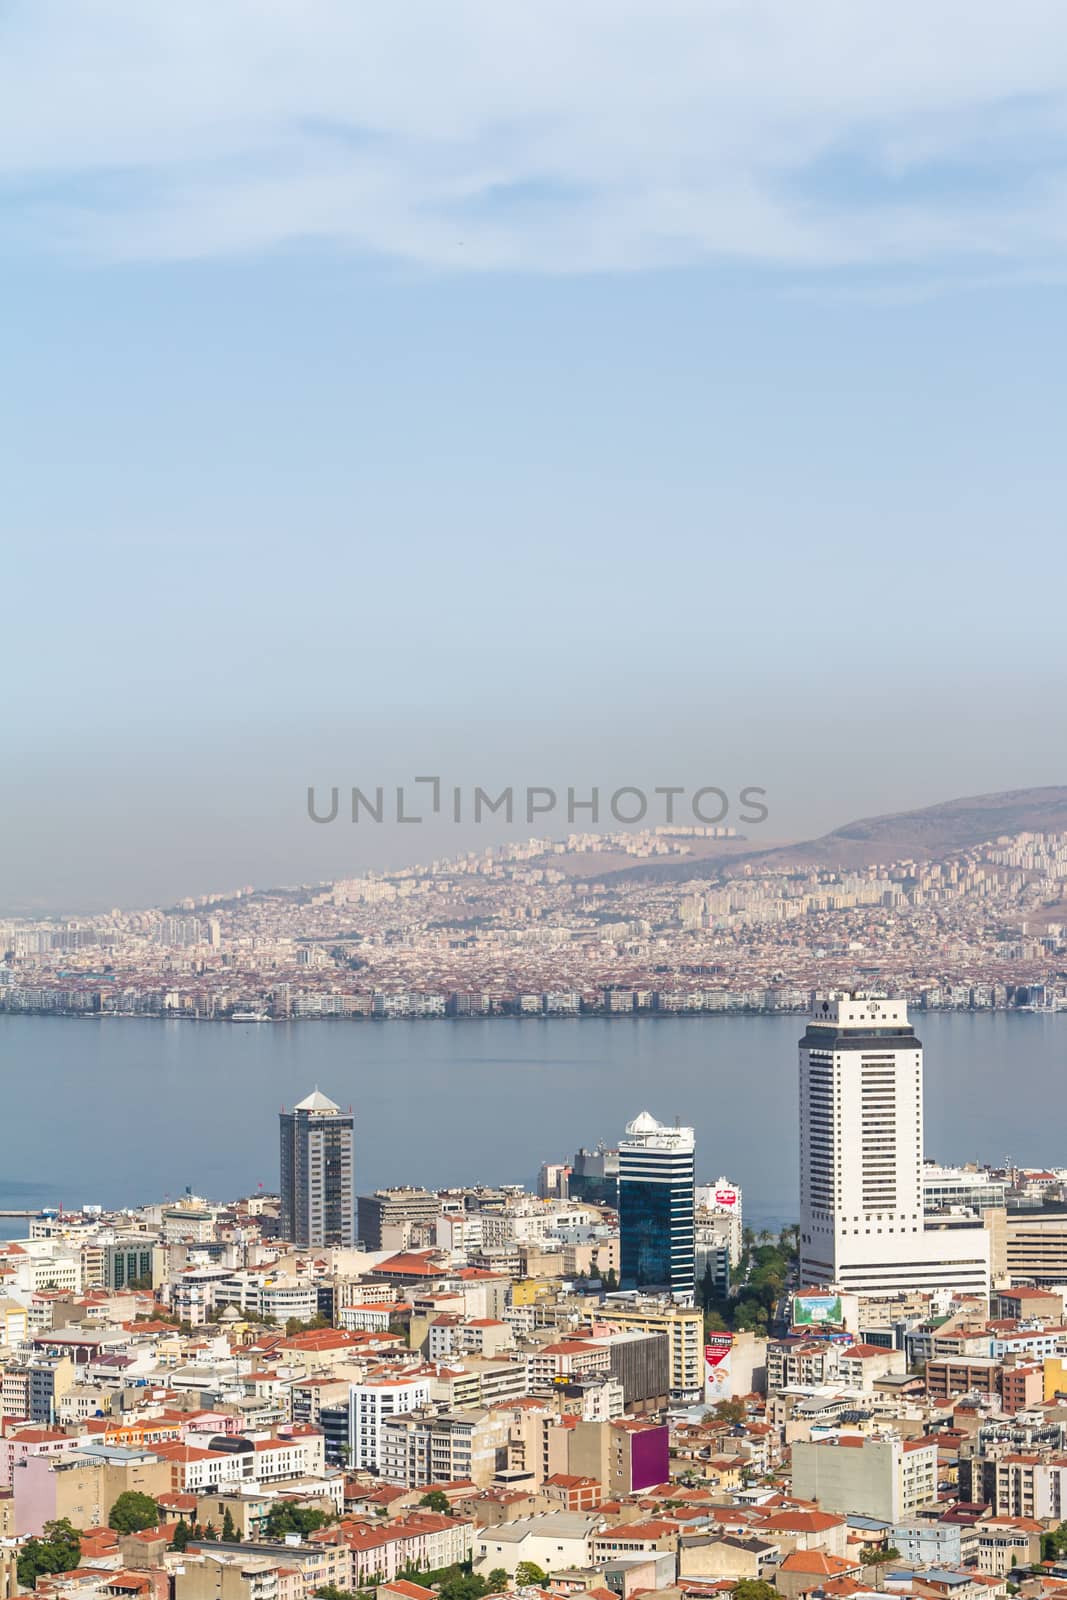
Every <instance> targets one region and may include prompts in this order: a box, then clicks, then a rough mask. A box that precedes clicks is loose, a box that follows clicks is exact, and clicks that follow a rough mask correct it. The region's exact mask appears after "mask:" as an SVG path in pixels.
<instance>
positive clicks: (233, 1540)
mask: <svg viewBox="0 0 1067 1600" xmlns="http://www.w3.org/2000/svg"><path fill="white" fill-rule="evenodd" d="M222 1542H223V1544H239V1543H240V1540H239V1539H238V1537H237V1529H236V1528H235V1527H234V1525H233V1517H232V1516H231V1515H230V1508H229V1506H227V1507H226V1515H225V1516H224V1517H223V1519H222Z"/></svg>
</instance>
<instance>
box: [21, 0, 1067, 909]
mask: <svg viewBox="0 0 1067 1600" xmlns="http://www.w3.org/2000/svg"><path fill="white" fill-rule="evenodd" d="M931 9H932V8H929V7H923V6H920V5H918V4H911V3H906V4H901V5H898V6H897V7H894V8H893V10H892V15H891V17H890V15H889V13H887V12H886V10H885V8H884V7H882V6H874V5H870V6H868V5H862V4H861V5H856V4H851V5H847V6H846V5H844V4H837V3H832V0H812V3H811V4H810V5H808V6H806V7H796V6H795V5H785V4H778V3H773V0H763V3H759V4H749V5H746V6H739V5H727V4H716V3H710V4H709V3H705V4H702V5H696V4H692V5H689V4H681V3H675V4H667V5H655V6H653V5H652V4H644V3H642V4H638V3H636V0H631V3H628V4H625V3H624V4H617V5H614V6H610V7H609V6H607V5H606V4H605V5H600V4H598V3H596V4H594V3H591V4H589V5H587V6H585V7H582V8H578V10H577V12H576V10H575V8H574V7H566V8H565V7H563V6H561V5H555V4H553V3H546V4H545V5H544V6H542V7H540V8H538V10H537V12H536V14H534V13H531V12H529V11H528V10H527V9H521V10H520V8H517V7H516V8H512V7H509V6H503V7H502V6H500V5H499V4H497V5H489V4H488V3H475V0H470V3H467V4H461V5H458V6H453V7H450V8H448V11H447V12H446V11H444V10H443V9H442V8H440V7H430V6H422V5H409V6H406V7H405V6H400V7H392V8H389V9H388V12H386V9H385V8H381V9H380V12H377V13H376V11H375V8H360V10H359V12H358V14H357V12H356V10H355V8H352V7H350V6H347V5H342V4H340V3H334V0H311V3H304V4H302V5H300V6H297V5H296V4H295V3H293V4H290V3H288V0H277V3H275V4H273V5H271V6H269V7H263V6H262V5H252V4H250V3H249V4H244V3H237V0H235V3H232V4H217V3H216V4H212V5H207V4H203V5H201V4H198V3H195V0H194V3H190V4H188V5H186V6H184V7H182V8H177V9H175V8H166V9H164V8H150V9H147V10H146V8H144V7H142V6H140V5H135V4H133V0H94V3H90V0H80V3H75V4H74V5H73V6H71V5H69V4H68V5H64V6H59V5H57V4H53V3H52V0H33V3H32V4H29V3H19V0H16V3H14V4H11V5H9V6H8V7H7V8H6V10H5V12H4V15H3V19H2V20H0V199H2V204H0V291H2V293H3V296H4V303H5V306H6V307H7V311H8V315H7V316H6V317H5V318H4V319H3V323H2V325H0V363H2V370H3V372H4V376H5V379H6V381H5V382H4V384H3V386H2V389H0V466H2V481H3V485H4V509H5V518H4V520H5V523H6V525H7V529H8V533H9V538H8V540H7V541H6V543H7V555H6V558H5V577H4V581H3V584H2V589H0V616H2V618H3V636H4V641H5V646H6V651H5V654H6V657H7V660H8V663H9V673H10V676H9V679H8V686H7V694H6V697H5V709H4V721H5V746H6V753H7V756H8V758H9V759H8V760H7V761H6V762H5V763H4V770H3V773H2V774H0V823H2V825H3V829H4V838H5V841H6V844H5V849H4V858H5V864H4V873H3V887H2V890H0V900H2V901H3V902H4V904H7V905H29V904H42V905H43V904H52V905H63V906H71V907H78V906H87V905H91V904H98V903H107V904H110V903H130V902H134V901H137V902H144V901H152V900H158V899H165V898H169V897H172V896H174V895H176V894H178V893H181V892H192V893H195V892H200V891H203V890H206V889H209V888H216V887H220V886H221V887H225V886H227V885H229V884H232V883H238V882H246V881H251V882H259V883H267V882H278V881H282V882H291V881H296V880H300V879H304V878H318V877H325V876H336V875H343V874H345V873H349V872H351V871H354V870H357V869H358V868H359V867H360V866H362V865H366V864H375V863H378V864H380V863H381V862H383V861H385V860H399V859H405V858H409V857H411V855H412V854H413V853H414V854H415V855H417V856H418V857H419V858H420V859H421V858H424V857H425V856H426V855H428V854H430V853H432V851H434V850H437V851H444V850H448V849H453V848H455V847H457V846H458V845H466V844H468V843H470V842H472V841H471V839H470V838H469V837H468V836H464V837H460V836H458V835H457V834H455V833H454V832H453V833H452V834H448V833H447V832H446V833H442V834H440V835H434V836H432V837H431V836H430V835H429V834H426V835H420V837H419V840H418V842H417V844H416V843H413V842H409V838H408V837H407V835H404V834H402V833H400V834H398V832H397V830H384V829H383V830H381V831H380V833H378V834H376V835H375V836H374V837H370V836H369V835H367V834H365V833H364V834H361V835H360V836H359V837H353V835H352V832H351V830H349V831H348V832H347V833H346V832H344V831H343V830H340V829H314V828H312V827H311V826H310V825H309V824H308V823H307V822H306V820H305V817H304V810H303V807H304V795H305V790H306V786H307V784H308V783H310V782H316V783H319V784H329V783H334V782H337V783H341V784H344V783H353V782H354V783H361V784H364V785H367V784H373V783H376V782H387V783H388V782H390V781H394V780H397V779H402V778H403V777H405V776H409V775H411V774H414V773H416V772H421V771H427V770H439V771H441V772H442V773H443V774H445V775H446V777H450V778H453V779H454V780H455V781H457V782H462V783H464V784H467V785H472V784H474V783H479V782H483V781H485V782H487V783H498V784H499V783H507V782H512V781H514V782H515V783H517V784H518V783H525V782H542V781H545V782H558V783H564V784H565V783H567V782H570V781H573V782H575V783H576V784H585V785H588V784H590V783H603V784H606V785H607V784H614V783H618V782H635V783H649V784H651V783H656V782H682V783H688V784H690V785H694V786H695V785H696V784H698V783H700V782H708V783H712V782H715V783H720V784H722V785H723V786H724V787H726V788H728V789H738V788H740V787H741V786H742V785H743V784H745V783H758V784H761V785H762V786H764V787H766V788H767V789H768V792H769V795H770V797H771V802H772V815H771V818H770V820H769V823H768V825H767V830H768V837H770V836H771V835H773V837H775V838H784V837H791V836H795V835H797V834H800V833H807V832H811V831H817V830H820V829H822V828H824V827H829V826H832V825H834V824H836V823H838V822H841V821H844V820H846V819H848V818H849V817H851V816H853V815H857V814H863V813H869V812H872V811H879V810H887V809H894V808H896V807H898V806H904V805H914V804H922V803H926V802H933V801H935V800H937V799H941V798H947V797H949V796H951V795H954V794H965V793H971V792H979V791H982V790H990V789H997V788H1007V787H1017V786H1021V785H1024V784H1029V783H1042V782H1055V781H1057V780H1058V778H1059V777H1060V776H1061V774H1062V761H1061V757H1060V753H1059V752H1060V746H1061V743H1062V731H1063V730H1062V713H1061V712H1060V710H1059V707H1060V705H1061V703H1062V698H1063V688H1064V683H1063V678H1064V672H1063V666H1062V645H1061V638H1062V610H1063V590H1064V584H1063V579H1064V566H1065V561H1064V557H1063V555H1062V553H1061V551H1062V546H1063V541H1062V538H1061V529H1062V522H1063V509H1062V508H1063V504H1064V489H1065V477H1067V472H1065V469H1064V462H1063V450H1062V434H1063V414H1064V404H1063V401H1064V380H1063V370H1062V368H1063V348H1062V347H1063V340H1062V335H1061V334H1060V333H1059V331H1058V330H1060V329H1062V327H1063V326H1064V320H1065V318H1064V313H1065V306H1064V284H1063V245H1064V237H1065V232H1067V201H1065V198H1064V196H1065V190H1064V131H1065V128H1067V118H1065V108H1067V30H1064V29H1063V27H1062V16H1061V14H1060V13H1059V11H1058V8H1057V7H1056V6H1054V5H1052V4H1044V3H1039V0H1024V3H1022V4H1020V5H1017V6H1016V7H1014V8H1013V11H1012V17H1011V26H1010V28H1009V27H1008V26H1006V24H1005V19H1004V15H1003V12H1002V11H1001V10H1000V8H999V7H993V6H992V5H985V4H971V5H968V6H963V5H957V4H954V3H953V4H945V5H942V6H940V7H938V8H934V9H936V11H937V15H936V17H931V16H930V15H929V12H930V11H931ZM890 23H891V25H890ZM828 745H829V746H830V748H832V749H833V751H834V753H835V759H834V761H833V762H832V763H830V764H828V763H827V761H826V759H825V751H826V749H827V746H828Z"/></svg>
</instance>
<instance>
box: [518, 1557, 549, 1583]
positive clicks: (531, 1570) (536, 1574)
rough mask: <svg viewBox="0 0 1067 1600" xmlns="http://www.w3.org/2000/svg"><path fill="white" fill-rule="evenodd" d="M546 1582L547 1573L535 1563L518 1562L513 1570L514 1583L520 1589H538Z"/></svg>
mask: <svg viewBox="0 0 1067 1600" xmlns="http://www.w3.org/2000/svg"><path fill="white" fill-rule="evenodd" d="M547 1582H548V1573H547V1572H546V1571H545V1570H544V1568H543V1567H539V1566H538V1565H537V1563H536V1561H520V1562H519V1564H518V1566H517V1567H516V1568H515V1583H516V1585H517V1587H518V1588H520V1589H527V1588H534V1589H539V1588H540V1587H541V1586H542V1584H545V1583H547Z"/></svg>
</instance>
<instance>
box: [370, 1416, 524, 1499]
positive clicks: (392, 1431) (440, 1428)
mask: <svg viewBox="0 0 1067 1600" xmlns="http://www.w3.org/2000/svg"><path fill="white" fill-rule="evenodd" d="M509 1426H510V1425H509V1419H508V1416H507V1413H506V1411H505V1410H504V1409H503V1407H502V1406H501V1407H500V1408H497V1409H494V1410H492V1411H489V1410H485V1409H481V1408H471V1409H468V1410H463V1411H456V1412H447V1411H444V1412H442V1411H432V1410H420V1411H417V1412H408V1413H406V1414H404V1415H399V1416H391V1417H386V1418H385V1419H384V1420H383V1422H382V1427H381V1435H380V1441H379V1462H378V1476H379V1477H381V1478H383V1479H384V1480H385V1482H386V1483H395V1484H399V1485H401V1486H402V1487H403V1488H405V1489H414V1488H417V1487H419V1486H421V1485H423V1484H435V1483H461V1482H469V1483H474V1484H477V1486H478V1488H479V1489H485V1488H488V1486H489V1485H490V1483H492V1481H493V1479H494V1478H495V1477H496V1475H497V1473H498V1472H501V1471H503V1470H505V1469H506V1467H507V1465H508V1436H509Z"/></svg>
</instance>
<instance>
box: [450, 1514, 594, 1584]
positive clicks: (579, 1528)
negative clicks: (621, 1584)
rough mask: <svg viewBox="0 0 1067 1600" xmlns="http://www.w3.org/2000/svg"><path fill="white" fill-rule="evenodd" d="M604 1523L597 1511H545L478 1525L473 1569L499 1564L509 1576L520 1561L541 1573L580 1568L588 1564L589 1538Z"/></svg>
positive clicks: (487, 1569)
mask: <svg viewBox="0 0 1067 1600" xmlns="http://www.w3.org/2000/svg"><path fill="white" fill-rule="evenodd" d="M606 1525H607V1518H606V1517H604V1516H601V1515H600V1514H599V1513H598V1512H580V1511H546V1512H542V1513H541V1515H540V1516H534V1517H517V1518H516V1519H515V1521H514V1522H503V1523H499V1524H498V1525H497V1526H496V1527H492V1528H479V1529H478V1531H477V1536H476V1538H475V1543H474V1570H475V1572H479V1573H482V1574H485V1573H487V1572H492V1571H493V1569H494V1567H502V1568H503V1569H504V1571H505V1572H506V1573H507V1574H508V1576H509V1577H513V1576H514V1574H515V1571H516V1568H517V1567H518V1566H519V1563H520V1562H522V1561H531V1562H533V1563H534V1565H535V1566H538V1567H540V1568H541V1569H542V1571H544V1572H559V1571H564V1570H567V1569H570V1568H577V1569H579V1570H580V1569H581V1568H583V1567H588V1566H591V1565H592V1560H593V1540H594V1538H595V1536H596V1534H597V1533H599V1532H600V1530H601V1529H602V1528H604V1527H605V1526H606Z"/></svg>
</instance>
